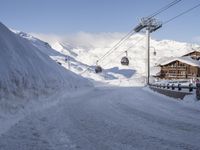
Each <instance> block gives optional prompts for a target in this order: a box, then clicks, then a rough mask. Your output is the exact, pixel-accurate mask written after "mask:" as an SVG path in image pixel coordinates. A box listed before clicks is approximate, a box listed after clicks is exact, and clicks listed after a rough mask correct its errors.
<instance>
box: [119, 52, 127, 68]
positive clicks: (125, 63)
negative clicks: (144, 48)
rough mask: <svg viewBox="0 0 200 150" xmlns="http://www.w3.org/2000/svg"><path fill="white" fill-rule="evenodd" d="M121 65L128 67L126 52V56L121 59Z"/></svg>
mask: <svg viewBox="0 0 200 150" xmlns="http://www.w3.org/2000/svg"><path fill="white" fill-rule="evenodd" d="M121 64H122V65H124V66H128V65H129V59H128V53H127V51H126V56H124V57H122V59H121Z"/></svg>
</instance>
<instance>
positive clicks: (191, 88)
mask: <svg viewBox="0 0 200 150" xmlns="http://www.w3.org/2000/svg"><path fill="white" fill-rule="evenodd" d="M192 91H193V87H192V84H191V83H190V84H189V92H192Z"/></svg>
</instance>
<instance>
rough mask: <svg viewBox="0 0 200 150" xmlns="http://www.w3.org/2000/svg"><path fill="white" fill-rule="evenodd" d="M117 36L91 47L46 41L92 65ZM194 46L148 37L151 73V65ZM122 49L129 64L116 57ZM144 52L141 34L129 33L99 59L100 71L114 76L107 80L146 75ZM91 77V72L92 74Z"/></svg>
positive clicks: (108, 48)
mask: <svg viewBox="0 0 200 150" xmlns="http://www.w3.org/2000/svg"><path fill="white" fill-rule="evenodd" d="M120 38H121V36H120V37H119V38H118V39H116V37H114V38H113V39H112V37H111V36H108V38H106V39H105V40H104V42H101V44H99V43H98V44H96V47H95V44H94V43H93V45H92V46H91V47H89V46H88V44H87V43H86V45H87V46H83V44H81V45H79V44H78V43H73V42H72V43H71V45H73V46H71V47H70V46H64V45H65V43H67V45H69V42H68V41H67V42H65V41H60V42H56V43H50V45H51V46H52V47H54V48H55V49H57V50H58V51H60V52H61V53H65V54H68V55H70V56H71V57H73V58H75V59H76V60H77V61H80V62H82V63H85V64H88V65H89V66H93V65H95V63H96V61H97V60H98V59H99V58H101V57H102V56H103V55H104V54H105V53H106V52H107V51H108V50H110V49H111V48H112V47H113V46H114V45H115V44H116V43H117V42H118V41H119V40H120ZM96 40H98V39H96ZM100 40H102V39H100ZM106 41H108V42H106ZM85 47H87V49H85ZM197 47H199V45H196V44H189V43H183V42H177V41H171V40H162V41H157V40H155V39H151V52H150V57H151V60H150V62H151V74H153V75H155V74H156V72H158V71H159V68H154V66H156V65H157V64H159V63H160V62H162V61H164V60H167V59H169V57H180V56H182V55H184V54H186V53H188V52H189V51H192V50H193V49H195V48H197ZM126 50H127V51H128V57H129V60H130V65H129V66H128V67H124V66H122V65H121V64H120V60H121V58H122V57H123V56H125V51H126ZM154 51H155V52H156V55H154ZM123 52H124V53H123ZM72 53H73V54H72ZM146 53H147V51H146V37H145V35H143V34H136V35H134V36H132V37H131V38H130V39H129V40H128V41H126V42H125V43H124V44H122V45H121V46H120V47H119V48H118V49H116V50H115V51H114V52H113V53H111V54H110V55H108V56H107V57H105V58H104V59H103V60H101V61H100V62H99V65H101V66H102V67H103V68H104V69H105V70H104V74H107V76H109V75H112V76H113V75H114V77H113V78H112V77H111V78H109V79H120V78H126V79H129V80H130V79H132V78H134V77H136V76H137V77H138V76H140V77H142V76H145V75H146V70H147V69H146V66H147V65H146V64H147V54H146ZM108 71H109V72H108ZM113 71H114V72H113ZM126 71H127V72H126ZM130 71H132V72H134V73H132V75H129V76H128V77H127V76H126V74H127V73H129V72H130ZM90 75H91V74H90ZM86 76H87V75H86ZM92 76H95V75H93V74H92ZM105 78H106V77H105V75H104V79H105ZM106 79H107V78H106Z"/></svg>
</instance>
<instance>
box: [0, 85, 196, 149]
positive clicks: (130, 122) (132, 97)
mask: <svg viewBox="0 0 200 150" xmlns="http://www.w3.org/2000/svg"><path fill="white" fill-rule="evenodd" d="M55 100H56V101H57V103H54V104H53V105H50V104H51V103H49V107H46V108H43V109H40V110H39V111H36V112H32V113H30V114H27V115H26V116H25V117H24V118H22V119H21V120H20V121H18V122H17V123H16V124H13V125H12V127H11V128H9V129H8V130H6V131H4V132H3V133H2V134H1V135H0V149H1V150H12V149H20V150H146V149H148V150H155V149H159V150H168V149H170V150H199V149H200V143H199V140H200V136H199V133H200V117H199V113H200V110H199V106H200V105H199V103H198V102H194V103H195V105H196V107H194V106H193V105H187V104H185V103H184V102H183V101H177V100H174V99H170V98H167V97H165V96H161V95H159V94H156V93H154V92H151V91H149V90H148V89H147V88H142V87H132V88H131V87H124V88H119V87H110V86H107V87H105V86H104V87H103V86H102V87H98V88H94V89H92V90H89V91H87V92H83V93H82V94H77V93H76V94H75V95H73V94H71V95H66V94H65V93H62V94H61V93H60V95H59V97H55ZM52 102H53V101H52ZM197 105H198V107H197ZM0 119H1V120H2V118H0ZM1 127H2V124H0V128H1Z"/></svg>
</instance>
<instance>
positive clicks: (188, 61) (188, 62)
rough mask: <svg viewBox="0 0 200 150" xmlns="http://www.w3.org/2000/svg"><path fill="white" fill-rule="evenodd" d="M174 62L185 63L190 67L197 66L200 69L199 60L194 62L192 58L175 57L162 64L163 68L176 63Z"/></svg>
mask: <svg viewBox="0 0 200 150" xmlns="http://www.w3.org/2000/svg"><path fill="white" fill-rule="evenodd" d="M174 61H180V62H183V63H186V64H188V65H191V66H197V67H200V61H198V60H194V59H192V58H191V57H188V56H187V57H173V58H171V59H169V60H167V61H164V62H162V63H160V65H161V66H164V65H167V64H169V63H171V62H174Z"/></svg>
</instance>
